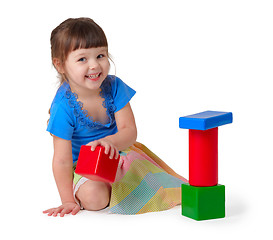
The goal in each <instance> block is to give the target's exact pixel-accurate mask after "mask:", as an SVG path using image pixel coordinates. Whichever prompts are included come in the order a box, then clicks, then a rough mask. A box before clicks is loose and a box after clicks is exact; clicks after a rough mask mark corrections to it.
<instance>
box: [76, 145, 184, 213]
mask: <svg viewBox="0 0 273 240" xmlns="http://www.w3.org/2000/svg"><path fill="white" fill-rule="evenodd" d="M120 155H121V161H122V162H123V164H122V165H121V167H120V168H118V171H117V176H116V180H115V182H114V183H113V184H112V192H111V199H110V205H109V212H110V213H116V214H130V215H132V214H141V213H147V212H156V211H163V210H167V209H170V208H172V207H174V206H176V205H179V204H181V184H185V183H187V182H188V181H187V180H186V179H185V178H183V177H182V176H180V175H178V174H177V173H175V172H174V171H173V170H172V169H171V168H170V167H169V166H168V165H167V164H166V163H165V162H164V161H162V160H161V159H160V158H159V157H157V156H156V155H155V154H154V153H153V152H151V151H150V150H149V149H148V148H147V147H145V146H144V145H143V144H141V143H138V142H136V143H135V144H134V145H133V146H131V147H129V148H128V149H127V150H125V151H123V152H121V153H120ZM78 182H84V181H83V179H81V177H80V176H79V175H76V174H75V177H74V184H75V186H76V185H77V183H78Z"/></svg>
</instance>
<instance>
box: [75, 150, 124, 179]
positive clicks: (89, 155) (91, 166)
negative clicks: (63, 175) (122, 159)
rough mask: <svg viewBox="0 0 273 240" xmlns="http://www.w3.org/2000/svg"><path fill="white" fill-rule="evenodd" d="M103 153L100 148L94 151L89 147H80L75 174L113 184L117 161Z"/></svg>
mask: <svg viewBox="0 0 273 240" xmlns="http://www.w3.org/2000/svg"><path fill="white" fill-rule="evenodd" d="M104 151H105V148H104V147H102V146H97V147H96V149H95V150H94V151H91V146H85V145H83V146H81V150H80V154H79V158H78V162H77V165H76V170H75V173H77V174H79V175H81V176H83V177H86V178H88V179H91V180H93V181H103V182H114V181H115V178H116V173H117V168H118V164H119V159H115V158H113V159H110V158H109V155H106V154H105V153H104Z"/></svg>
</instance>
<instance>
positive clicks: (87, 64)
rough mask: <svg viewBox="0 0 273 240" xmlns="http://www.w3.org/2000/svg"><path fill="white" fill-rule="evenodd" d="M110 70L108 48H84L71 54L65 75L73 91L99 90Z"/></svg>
mask: <svg viewBox="0 0 273 240" xmlns="http://www.w3.org/2000/svg"><path fill="white" fill-rule="evenodd" d="M109 69H110V64H109V61H108V50H107V47H98V48H87V49H85V48H83V49H77V50H75V51H72V52H70V53H69V55H68V57H67V59H66V61H65V64H64V73H65V75H66V77H67V78H68V80H69V84H70V87H71V89H72V90H73V91H76V92H77V90H78V91H79V90H81V89H89V90H98V89H99V88H100V86H101V84H102V82H103V81H104V79H105V78H106V77H107V75H108V73H109Z"/></svg>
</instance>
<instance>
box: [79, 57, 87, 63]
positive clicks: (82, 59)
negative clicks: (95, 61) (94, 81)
mask: <svg viewBox="0 0 273 240" xmlns="http://www.w3.org/2000/svg"><path fill="white" fill-rule="evenodd" d="M78 61H79V62H85V61H86V58H80V59H79V60H78Z"/></svg>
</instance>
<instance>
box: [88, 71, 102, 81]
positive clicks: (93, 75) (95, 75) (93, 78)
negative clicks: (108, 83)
mask: <svg viewBox="0 0 273 240" xmlns="http://www.w3.org/2000/svg"><path fill="white" fill-rule="evenodd" d="M100 75H101V73H96V74H88V75H85V77H86V78H88V79H90V80H92V81H96V80H98V79H99V77H100Z"/></svg>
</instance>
